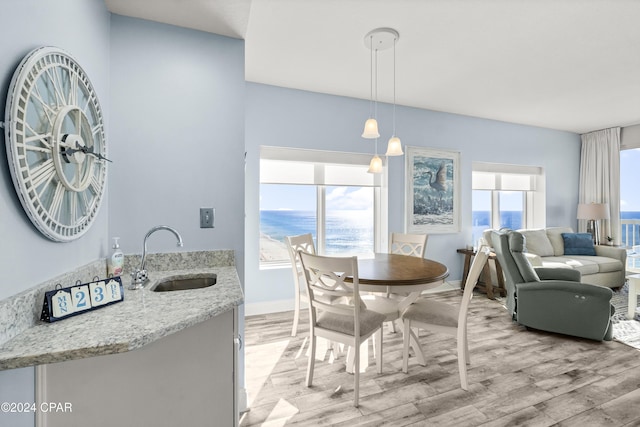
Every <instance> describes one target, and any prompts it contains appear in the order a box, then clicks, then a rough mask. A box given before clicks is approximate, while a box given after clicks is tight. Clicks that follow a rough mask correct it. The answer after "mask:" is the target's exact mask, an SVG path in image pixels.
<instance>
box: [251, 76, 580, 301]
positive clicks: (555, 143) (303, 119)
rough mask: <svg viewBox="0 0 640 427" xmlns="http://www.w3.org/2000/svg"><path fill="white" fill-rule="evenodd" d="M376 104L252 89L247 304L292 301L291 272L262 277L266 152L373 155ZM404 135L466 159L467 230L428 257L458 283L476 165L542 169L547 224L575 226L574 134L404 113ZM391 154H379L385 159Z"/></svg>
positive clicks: (396, 211) (382, 114) (399, 222)
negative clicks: (366, 131) (371, 119)
mask: <svg viewBox="0 0 640 427" xmlns="http://www.w3.org/2000/svg"><path fill="white" fill-rule="evenodd" d="M368 113H369V102H368V101H364V100H358V99H353V98H345V97H339V96H332V95H322V94H316V93H311V92H304V91H299V90H292V89H283V88H279V87H274V86H267V85H261V84H255V83H247V105H246V116H245V120H246V138H245V145H246V149H247V173H246V178H245V179H246V186H245V191H246V194H245V206H246V210H247V218H246V228H245V233H246V234H245V239H246V243H245V251H246V263H245V265H246V269H245V271H246V273H245V276H246V281H245V282H246V284H245V292H246V294H245V297H246V298H245V303H246V304H247V305H251V304H264V303H267V302H269V301H284V300H292V299H293V279H292V277H291V270H290V269H289V268H281V269H267V270H260V269H259V267H258V264H259V261H258V260H259V242H258V237H259V232H258V231H259V217H258V211H259V185H258V184H259V172H258V171H259V146H260V145H273V146H284V147H298V148H311V149H318V150H335V151H346V152H361V153H373V150H374V148H373V143H372V142H371V141H368V140H364V139H363V138H361V137H360V133H361V132H362V125H363V123H364V120H365V119H366V118H367V117H368ZM391 120H392V106H391V105H388V104H382V105H378V122H379V124H380V132H381V138H380V141H385V142H386V141H387V140H388V139H389V137H390V136H391V135H390V132H391V129H390V125H391ZM397 134H398V136H399V137H400V138H401V139H402V143H403V145H410V146H418V147H429V148H442V149H447V150H454V151H459V152H460V160H461V163H460V168H461V190H462V191H461V196H462V203H461V209H462V212H461V219H462V231H461V232H460V233H454V234H433V235H431V236H430V237H429V243H428V245H427V251H426V255H425V256H426V257H427V258H432V259H435V260H438V261H440V262H442V263H444V264H446V265H447V266H448V267H449V270H450V276H449V278H450V279H451V280H459V279H460V278H461V276H462V258H461V256H460V255H459V254H457V253H456V249H457V248H462V247H464V246H465V245H467V244H471V243H472V238H471V232H472V228H471V162H472V161H482V162H493V163H512V164H523V165H532V166H541V167H543V168H544V169H545V172H546V181H547V194H546V195H547V198H546V207H547V225H548V226H555V225H571V226H574V227H575V223H576V219H575V209H576V206H577V203H578V176H579V168H580V137H579V135H577V134H574V133H570V132H561V131H555V130H550V129H543V128H536V127H531V126H522V125H516V124H510V123H504V122H498V121H493V120H485V119H478V118H474V117H467V116H460V115H455V114H448V113H441V112H435V111H427V110H421V109H416V108H408V107H401V106H399V107H397ZM385 149H386V147H379V151H380V152H384V150H385ZM389 160H390V161H389V231H401V230H403V228H404V179H405V178H404V161H405V160H404V157H395V158H390V159H389Z"/></svg>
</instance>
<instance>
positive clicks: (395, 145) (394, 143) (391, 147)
mask: <svg viewBox="0 0 640 427" xmlns="http://www.w3.org/2000/svg"><path fill="white" fill-rule="evenodd" d="M403 154H404V153H403V152H402V144H401V143H400V138H398V137H397V136H392V137H391V138H389V143H388V144H387V152H386V153H385V156H402V155H403Z"/></svg>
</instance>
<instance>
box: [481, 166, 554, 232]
mask: <svg viewBox="0 0 640 427" xmlns="http://www.w3.org/2000/svg"><path fill="white" fill-rule="evenodd" d="M472 168H473V172H472V177H473V178H472V181H473V182H472V189H473V191H472V211H473V214H472V218H473V225H472V230H473V231H472V239H473V242H474V243H475V242H477V241H478V239H480V238H481V237H482V232H483V231H484V230H486V229H488V228H495V229H498V228H502V227H508V228H512V229H514V230H517V229H520V228H535V227H544V226H545V220H544V216H545V201H544V200H545V197H544V172H543V170H542V168H539V167H535V166H522V165H505V164H495V163H480V162H473V166H472Z"/></svg>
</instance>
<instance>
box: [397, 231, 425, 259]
mask: <svg viewBox="0 0 640 427" xmlns="http://www.w3.org/2000/svg"><path fill="white" fill-rule="evenodd" d="M428 238H429V235H428V234H404V233H391V238H390V239H389V253H390V254H398V255H408V256H414V257H418V258H424V253H425V251H426V249H427V239H428Z"/></svg>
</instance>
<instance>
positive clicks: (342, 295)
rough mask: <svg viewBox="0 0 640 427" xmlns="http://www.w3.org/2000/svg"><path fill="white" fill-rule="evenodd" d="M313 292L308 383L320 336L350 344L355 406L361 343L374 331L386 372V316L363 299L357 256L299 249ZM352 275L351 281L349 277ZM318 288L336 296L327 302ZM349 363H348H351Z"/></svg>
mask: <svg viewBox="0 0 640 427" xmlns="http://www.w3.org/2000/svg"><path fill="white" fill-rule="evenodd" d="M299 256H300V261H301V264H302V269H303V272H304V276H305V283H306V287H307V293H308V296H309V326H310V340H309V341H310V345H309V346H310V352H309V362H308V365H307V379H306V385H307V387H311V385H312V382H313V370H314V365H315V358H316V357H315V356H316V354H315V353H316V337H322V338H326V339H327V340H329V341H331V342H338V343H342V344H344V345H347V346H350V347H351V348H352V349H353V351H354V353H355V359H354V362H353V363H354V365H355V367H354V372H353V375H354V380H353V381H354V398H353V399H354V400H353V403H354V406H356V407H357V406H358V403H359V398H360V344H362V343H363V342H365V341H366V340H367V339H368V338H369V337H371V336H373V335H374V334H376V335H377V337H376V339H375V340H374V341H375V343H376V350H375V355H376V362H377V363H376V365H377V371H378V373H379V374H380V373H382V322H383V321H384V319H385V316H384V315H382V314H380V313H377V312H375V311H372V310H369V309H368V308H367V306H366V305H365V303H364V302H363V301H362V300H361V299H360V294H359V282H358V258H357V257H355V256H354V257H346V258H344V257H324V256H319V255H313V254H309V253H304V252H299ZM347 277H350V278H352V279H350V280H351V283H348V282H347V281H346V280H345V279H346V278H347ZM316 292H321V294H322V295H323V296H325V295H331V296H333V297H334V298H336V300H334V302H333V303H326V302H323V301H321V300H320V299H317V298H316V297H315V296H316ZM347 366H348V363H347Z"/></svg>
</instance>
